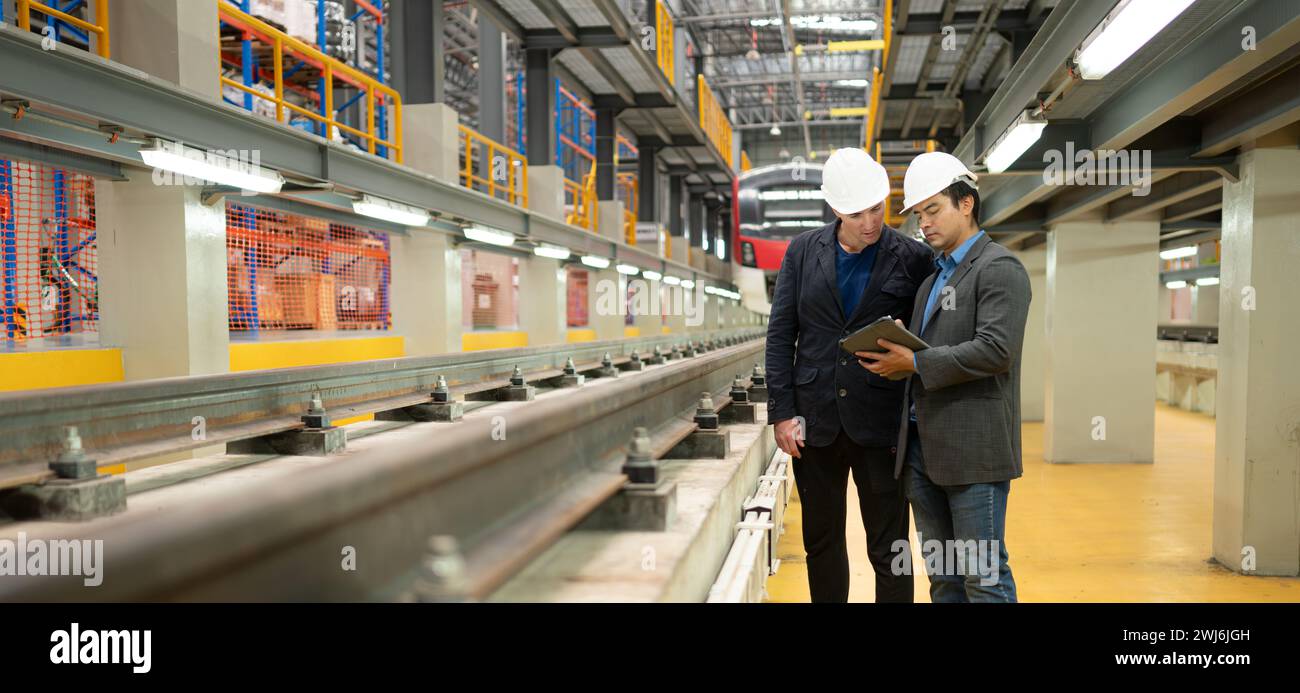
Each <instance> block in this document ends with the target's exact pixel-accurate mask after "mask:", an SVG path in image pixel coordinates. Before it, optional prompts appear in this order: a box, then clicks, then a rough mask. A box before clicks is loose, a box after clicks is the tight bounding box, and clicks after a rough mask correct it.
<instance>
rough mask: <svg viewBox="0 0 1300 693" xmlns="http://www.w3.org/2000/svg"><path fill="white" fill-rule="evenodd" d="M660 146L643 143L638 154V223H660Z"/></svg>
mask: <svg viewBox="0 0 1300 693" xmlns="http://www.w3.org/2000/svg"><path fill="white" fill-rule="evenodd" d="M658 162H659V145H656V144H648V143H645V142H643V143H641V147H640V149H639V150H638V153H637V160H636V165H637V176H636V180H637V186H638V191H637V195H638V199H637V210H636V218H637V222H643V221H659V194H658V188H659V186H658V182H659V170H658V168H657V166H656V164H658Z"/></svg>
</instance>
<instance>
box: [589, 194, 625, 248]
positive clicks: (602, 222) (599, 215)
mask: <svg viewBox="0 0 1300 693" xmlns="http://www.w3.org/2000/svg"><path fill="white" fill-rule="evenodd" d="M596 233H597V234H598V235H601V236H604V237H605V238H608V239H610V240H611V241H617V242H619V243H626V242H627V233H626V232H625V230H624V228H623V201H622V200H600V201H598V202H597V203H596Z"/></svg>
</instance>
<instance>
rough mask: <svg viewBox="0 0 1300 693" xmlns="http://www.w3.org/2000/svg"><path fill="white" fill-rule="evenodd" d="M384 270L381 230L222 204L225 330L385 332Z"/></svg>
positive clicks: (386, 293) (385, 246) (386, 297)
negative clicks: (226, 300)
mask: <svg viewBox="0 0 1300 693" xmlns="http://www.w3.org/2000/svg"><path fill="white" fill-rule="evenodd" d="M390 268H391V264H390V254H389V245H388V235H387V234H386V233H383V232H381V231H373V230H370V229H365V228H358V227H355V226H349V225H346V224H339V223H335V222H331V221H328V220H325V219H318V218H315V217H308V216H304V215H300V214H291V213H288V212H280V211H274V210H267V209H262V208H258V207H250V206H248V205H244V204H237V203H234V202H229V203H227V205H226V277H227V281H228V284H229V293H230V299H229V300H230V329H231V330H237V331H251V330H259V329H262V330H364V329H373V330H384V329H388V328H389V327H391V324H392V315H391V312H390V310H389V277H390V274H389V272H390Z"/></svg>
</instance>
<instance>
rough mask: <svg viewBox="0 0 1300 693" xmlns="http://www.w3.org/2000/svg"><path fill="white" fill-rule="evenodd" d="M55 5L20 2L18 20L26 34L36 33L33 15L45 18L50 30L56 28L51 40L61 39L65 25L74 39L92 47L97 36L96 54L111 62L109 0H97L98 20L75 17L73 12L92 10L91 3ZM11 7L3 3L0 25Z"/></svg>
mask: <svg viewBox="0 0 1300 693" xmlns="http://www.w3.org/2000/svg"><path fill="white" fill-rule="evenodd" d="M53 2H54V4H53V5H47V4H45V3H43V2H37V1H36V0H17V5H16V9H17V12H16V13H15V16H14V20H15V23H17V24H18V27H19V28H20V29H22V30H24V31H31V30H32V13H33V12H36V13H38V14H43V15H45V21H46V24H47V26H49V27H51V28H52V30H53V31H52V33H53V36H49V37H50V38H52V39H54V40H55V41H58V40H60V39H61V34H62V31H63V30H64V28H65V27H64V26H63V25H64V24H66V25H67V27H66V28H67V30H68V31H69V32H70V33H72V34H73V35H75V36H77V37H78V38H80V39H81V40H83V41H85V42H86V45H87V46H89V45H90V36H91V34H94V36H95V44H96V45H95V52H96V53H98V54H99V56H100V57H101V58H108V57H110V55H109V36H108V0H94V7H95V13H94V20H95V21H93V22H92V21H90V20H89V19H83V18H81V17H76V16H73V15H72V14H69V13H70V12H75V11H77V10H78V9H81V8H82V7H88V5H87V0H66V3H65V4H64V5H63V6H62V7H60V6H59V0H53ZM7 4H9V3H8V2H7V0H0V21H4V6H5V5H7Z"/></svg>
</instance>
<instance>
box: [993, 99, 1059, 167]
mask: <svg viewBox="0 0 1300 693" xmlns="http://www.w3.org/2000/svg"><path fill="white" fill-rule="evenodd" d="M1045 127H1047V121H1045V120H1039V119H1037V118H1035V117H1034V116H1033V114H1032V112H1031V111H1030V110H1029V109H1025V111H1024V112H1022V113H1021V114H1020V116H1019V117H1017V118H1016V120H1015V122H1013V123H1011V127H1009V128H1007V130H1006V132H1004V133H1002V136H1001V137H999V138H998V141H997V142H994V143H993V148H992V149H990V150H989V153H988V155H987V156H985V157H984V165H985V166H986V167H987V168H988V170H989V173H1002V172H1003V171H1005V170H1007V168H1009V167H1010V166H1011V164H1013V163H1015V161H1016V159H1019V158H1020V155H1021V154H1024V153H1025V150H1027V149H1029V148H1030V147H1031V146H1033V144H1034V143H1035V142H1037V141H1038V138H1039V137H1042V136H1043V128H1045Z"/></svg>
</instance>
